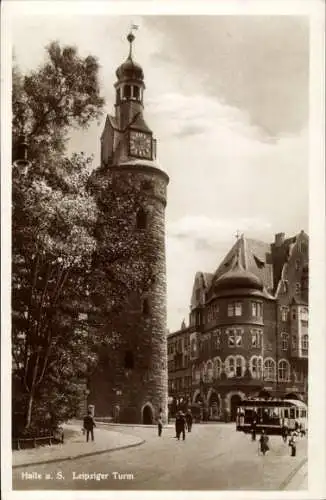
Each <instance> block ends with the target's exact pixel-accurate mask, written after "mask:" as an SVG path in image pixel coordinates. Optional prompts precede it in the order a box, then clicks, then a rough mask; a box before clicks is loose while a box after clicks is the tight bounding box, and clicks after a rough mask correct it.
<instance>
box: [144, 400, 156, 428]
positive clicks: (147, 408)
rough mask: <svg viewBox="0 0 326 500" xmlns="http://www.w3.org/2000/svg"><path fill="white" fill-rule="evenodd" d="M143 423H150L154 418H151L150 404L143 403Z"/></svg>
mask: <svg viewBox="0 0 326 500" xmlns="http://www.w3.org/2000/svg"><path fill="white" fill-rule="evenodd" d="M142 421H143V424H144V425H152V423H153V421H154V418H153V410H152V408H151V406H150V405H148V404H147V405H145V406H144V408H143V418H142Z"/></svg>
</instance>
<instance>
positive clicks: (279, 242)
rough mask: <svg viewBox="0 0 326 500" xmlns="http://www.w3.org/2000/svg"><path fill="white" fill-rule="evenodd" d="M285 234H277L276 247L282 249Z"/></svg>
mask: <svg viewBox="0 0 326 500" xmlns="http://www.w3.org/2000/svg"><path fill="white" fill-rule="evenodd" d="M284 238H285V233H277V234H275V241H274V243H275V246H276V247H280V246H282V245H283V243H284Z"/></svg>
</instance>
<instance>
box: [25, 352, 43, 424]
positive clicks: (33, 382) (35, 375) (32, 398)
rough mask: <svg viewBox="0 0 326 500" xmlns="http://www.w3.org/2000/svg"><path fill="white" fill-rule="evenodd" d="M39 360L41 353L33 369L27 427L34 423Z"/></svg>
mask: <svg viewBox="0 0 326 500" xmlns="http://www.w3.org/2000/svg"><path fill="white" fill-rule="evenodd" d="M39 360H40V355H39V354H38V355H37V358H36V362H35V366H34V370H33V379H32V383H31V390H30V393H29V398H28V406H27V414H26V424H25V428H26V429H27V428H28V427H30V426H31V423H32V410H33V403H34V393H35V385H36V377H37V370H38V364H39Z"/></svg>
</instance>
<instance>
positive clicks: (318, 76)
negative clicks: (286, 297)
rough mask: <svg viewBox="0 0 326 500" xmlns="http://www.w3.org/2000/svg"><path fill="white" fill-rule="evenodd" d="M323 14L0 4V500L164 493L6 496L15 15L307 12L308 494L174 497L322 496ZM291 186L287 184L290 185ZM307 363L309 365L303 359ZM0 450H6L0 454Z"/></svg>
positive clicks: (318, 9)
mask: <svg viewBox="0 0 326 500" xmlns="http://www.w3.org/2000/svg"><path fill="white" fill-rule="evenodd" d="M324 9H325V4H324V2H323V1H322V0H320V1H317V0H302V1H292V0H282V1H278V0H270V1H268V0H266V1H265V0H256V1H253V0H251V1H249V0H242V1H231V0H224V1H223V0H221V1H213V0H211V1H200V2H199V1H198V0H196V1H185V0H184V1H175V0H174V1H171V2H168V1H164V2H162V1H159V2H158V1H151V0H148V1H143V2H136V1H135V2H134V1H131V2H124V1H114V2H109V1H105V2H104V1H100V2H97V1H90V2H79V1H71V2H65V1H60V0H58V1H51V2H48V1H40V0H38V1H34V2H29V1H23V0H21V1H4V2H3V3H2V16H1V23H2V26H1V28H2V29H1V61H2V65H1V113H2V114H1V124H2V127H1V146H2V148H1V149H2V169H1V181H2V182H1V199H2V207H1V208H2V210H1V222H2V225H1V241H2V245H1V257H2V259H1V261H2V269H1V291H2V314H1V323H2V339H1V347H2V349H1V356H2V358H1V360H2V363H1V366H2V379H1V384H2V391H1V408H2V421H1V424H2V425H1V443H2V454H1V456H2V467H1V475H2V493H3V498H4V499H5V500H7V499H16V498H17V499H18V498H21V497H22V496H23V497H24V498H25V499H26V500H28V499H29V498H33V499H37V498H42V500H43V499H44V498H45V497H46V498H57V497H58V495H60V498H63V499H64V498H74V499H75V498H80V499H87V500H90V499H91V498H98V499H100V498H103V499H104V498H105V499H107V498H113V497H114V498H124V499H125V498H134V497H137V498H141V499H146V498H148V499H149V498H150V499H151V500H152V498H153V496H155V498H159V499H160V498H162V499H163V498H164V499H165V498H167V497H169V498H170V497H171V496H172V495H173V493H171V492H165V491H161V492H158V491H157V492H155V493H153V492H150V491H148V492H147V491H146V492H137V493H136V492H127V491H121V492H110V491H103V492H91V491H85V492H75V491H60V492H59V491H56V492H45V491H37V492H36V491H33V492H31V491H23V492H18V491H15V492H10V493H9V491H10V488H11V458H10V457H11V453H10V432H9V429H10V428H11V426H10V414H9V413H8V411H6V410H8V408H10V391H9V390H8V389H9V388H10V375H9V374H10V370H11V362H10V359H11V357H10V345H9V342H8V340H9V332H10V290H9V283H10V243H11V238H10V205H11V201H10V200H11V188H10V164H11V162H10V89H11V78H10V68H11V51H10V47H11V33H10V22H11V20H14V17H15V15H16V14H17V13H18V14H19V15H20V16H21V15H32V16H35V15H38V14H43V15H44V14H46V15H52V14H58V15H63V16H66V15H71V14H75V15H86V14H91V15H93V16H94V15H99V14H101V15H103V14H106V15H109V14H111V15H130V13H131V12H132V13H133V14H135V15H140V14H142V15H144V14H146V15H159V14H165V15H182V14H183V15H205V14H206V15H214V14H216V15H217V14H219V15H222V14H228V15H309V16H310V21H311V66H310V71H311V73H310V77H311V84H310V179H309V180H310V227H309V237H310V259H311V264H310V286H311V290H310V306H309V309H310V314H309V315H310V317H309V328H310V332H311V335H310V368H309V398H310V422H309V424H310V429H311V431H310V437H309V457H310V460H309V491H308V492H275V491H274V492H258V491H253V492H243V491H236V492H230V491H224V492H195V491H194V492H182V491H178V492H177V493H176V495H177V498H178V499H181V498H183V497H186V496H187V498H190V499H192V498H202V497H203V496H205V497H206V498H208V497H210V498H214V499H216V498H223V499H232V500H233V499H237V498H248V499H249V498H250V499H255V498H259V499H262V498H266V499H267V498H269V499H273V500H275V499H277V498H280V499H281V498H284V499H285V498H288V499H291V500H292V499H294V498H298V499H299V498H302V499H313V500H315V499H318V498H325V497H326V486H325V479H324V477H325V474H324V471H325V470H326V461H325V443H326V433H325V393H323V388H324V383H325V381H326V373H325V351H326V344H325V339H326V322H325V303H326V300H325V298H326V297H325V281H326V280H325V277H326V274H325V248H326V241H325V208H324V207H325V175H324V158H325V155H324V128H325V127H324V103H325V101H324V99H325V94H324V83H325V82H324V80H325V78H324V77H325V68H324V65H323V61H324V58H325V47H324V36H323V35H324V31H325V24H324ZM289 189H295V179H294V183H293V186H289ZM312 360H313V362H311V361H312ZM5 450H7V451H5Z"/></svg>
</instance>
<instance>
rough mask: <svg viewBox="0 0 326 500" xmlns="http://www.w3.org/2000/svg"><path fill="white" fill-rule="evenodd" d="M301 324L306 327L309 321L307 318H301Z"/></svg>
mask: <svg viewBox="0 0 326 500" xmlns="http://www.w3.org/2000/svg"><path fill="white" fill-rule="evenodd" d="M301 326H303V327H306V328H307V326H308V321H306V320H305V319H302V320H301Z"/></svg>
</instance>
